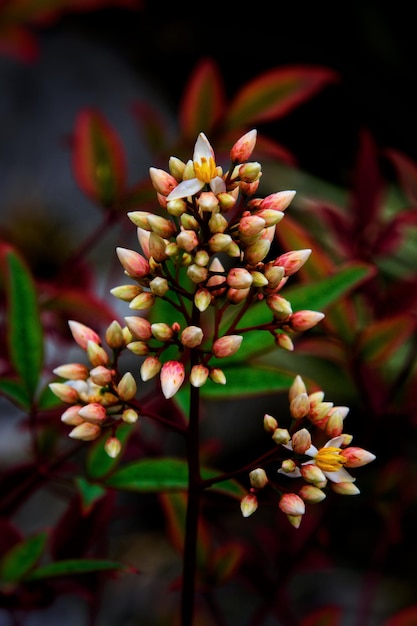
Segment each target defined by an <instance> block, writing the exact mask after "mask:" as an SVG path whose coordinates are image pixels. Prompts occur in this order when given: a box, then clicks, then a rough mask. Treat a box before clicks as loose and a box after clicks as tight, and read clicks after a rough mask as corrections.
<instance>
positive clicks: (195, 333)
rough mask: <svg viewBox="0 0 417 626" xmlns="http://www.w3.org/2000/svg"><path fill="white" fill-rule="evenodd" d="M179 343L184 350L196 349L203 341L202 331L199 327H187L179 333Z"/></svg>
mask: <svg viewBox="0 0 417 626" xmlns="http://www.w3.org/2000/svg"><path fill="white" fill-rule="evenodd" d="M180 341H181V343H182V345H183V346H185V347H186V348H196V347H197V346H199V345H200V344H201V342H202V341H203V331H202V330H201V328H199V326H187V327H186V328H184V330H183V331H182V333H181V337H180Z"/></svg>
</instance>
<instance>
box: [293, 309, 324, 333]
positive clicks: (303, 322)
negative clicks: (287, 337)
mask: <svg viewBox="0 0 417 626" xmlns="http://www.w3.org/2000/svg"><path fill="white" fill-rule="evenodd" d="M323 318H324V313H320V312H318V311H297V312H296V313H293V314H292V315H291V317H290V319H289V326H290V327H291V329H292V330H293V331H294V332H304V331H305V330H309V329H310V328H313V327H314V326H316V325H317V324H318V323H319V322H321V320H322V319H323Z"/></svg>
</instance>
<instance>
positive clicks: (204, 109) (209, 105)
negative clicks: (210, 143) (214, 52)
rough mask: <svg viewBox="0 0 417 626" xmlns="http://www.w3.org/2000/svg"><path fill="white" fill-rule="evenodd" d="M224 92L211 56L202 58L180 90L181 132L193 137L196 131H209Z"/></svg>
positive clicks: (195, 135)
mask: <svg viewBox="0 0 417 626" xmlns="http://www.w3.org/2000/svg"><path fill="white" fill-rule="evenodd" d="M223 110H224V93H223V83H222V80H221V77H220V73H219V70H218V68H217V66H216V65H215V63H214V62H213V61H212V59H209V58H207V59H203V60H202V61H200V63H199V64H198V65H197V67H196V68H195V70H194V71H193V73H192V75H191V77H190V78H189V80H188V83H187V85H186V87H185V90H184V96H183V99H182V102H181V109H180V125H181V130H182V133H183V135H184V136H185V137H186V138H187V139H189V140H195V138H196V137H197V135H198V134H199V133H200V132H205V133H206V134H210V131H211V130H212V129H213V127H214V126H215V124H216V123H217V122H218V121H219V119H220V118H221V117H222V115H223Z"/></svg>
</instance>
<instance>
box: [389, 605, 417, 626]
mask: <svg viewBox="0 0 417 626" xmlns="http://www.w3.org/2000/svg"><path fill="white" fill-rule="evenodd" d="M416 624H417V604H414V605H413V606H410V607H408V608H407V609H402V611H399V612H398V613H396V614H395V615H392V616H391V617H390V618H389V619H388V620H386V621H385V622H384V623H383V626H415V625H416Z"/></svg>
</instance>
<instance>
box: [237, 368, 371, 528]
mask: <svg viewBox="0 0 417 626" xmlns="http://www.w3.org/2000/svg"><path fill="white" fill-rule="evenodd" d="M289 404H290V415H291V418H292V419H291V425H290V427H289V428H286V427H280V426H279V424H278V421H277V420H276V419H275V417H273V416H272V415H269V414H265V415H264V420H263V423H264V429H265V431H266V432H267V433H269V434H270V435H271V438H272V440H273V441H274V443H275V444H276V445H278V446H279V457H277V458H279V461H280V466H279V468H278V474H279V475H280V476H281V477H286V478H290V479H299V481H300V482H301V486H300V487H299V489H298V491H297V493H295V492H293V491H291V490H287V489H284V488H280V489H279V490H280V491H281V495H280V499H279V502H278V506H279V508H280V510H281V511H282V512H283V513H285V515H286V516H287V518H288V521H289V522H290V524H291V525H292V526H294V527H295V528H298V527H299V526H300V524H301V520H302V516H303V515H304V513H305V510H306V509H305V505H306V503H307V504H316V503H318V502H321V501H322V500H324V498H326V495H327V494H326V490H327V488H328V487H329V488H330V489H331V490H332V491H334V492H335V493H338V494H342V495H356V494H359V493H360V492H359V489H358V487H357V486H356V485H355V484H354V483H355V481H356V478H355V477H353V476H352V475H351V474H350V473H349V472H348V471H347V468H349V469H350V468H357V467H362V466H363V465H367V464H368V463H370V462H372V461H373V460H374V459H375V458H376V457H375V455H374V454H373V453H372V452H369V451H368V450H364V449H363V448H358V447H354V446H351V445H350V444H351V442H352V435H349V434H347V433H343V420H344V418H345V417H346V415H347V413H348V410H349V409H348V408H347V407H334V405H333V403H331V402H324V395H323V393H322V392H321V391H317V392H314V393H312V394H308V393H307V389H306V386H305V384H304V381H303V380H302V378H301V376H296V377H295V379H294V381H293V383H292V385H291V387H290V390H289ZM335 414H337V417H336V419H335V420H334V421H333V420H332V418H333V416H334V415H335ZM318 415H319V418H317V416H318ZM314 427H316V428H317V430H316V431H315V432H316V435H317V439H318V441H319V442H320V444H319V443H318V442H316V443H313V438H312V434H311V430H312V429H314ZM324 434H325V435H327V436H330V439H329V440H328V441H326V442H324V443H323V441H322V439H323V435H324ZM316 446H317V447H316ZM252 475H253V476H254V477H253V478H252ZM250 481H251V489H250V491H249V493H248V494H247V496H245V497H244V498H243V499H242V501H241V511H242V514H243V516H244V517H247V516H249V515H251V514H252V513H254V512H255V510H256V509H257V507H258V501H257V497H256V491H258V490H259V489H261V488H263V487H265V486H266V485H267V484H268V483H271V482H273V481H272V480H271V479H270V478H267V476H266V473H265V471H264V470H263V469H262V468H257V469H256V470H253V472H251V474H250Z"/></svg>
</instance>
